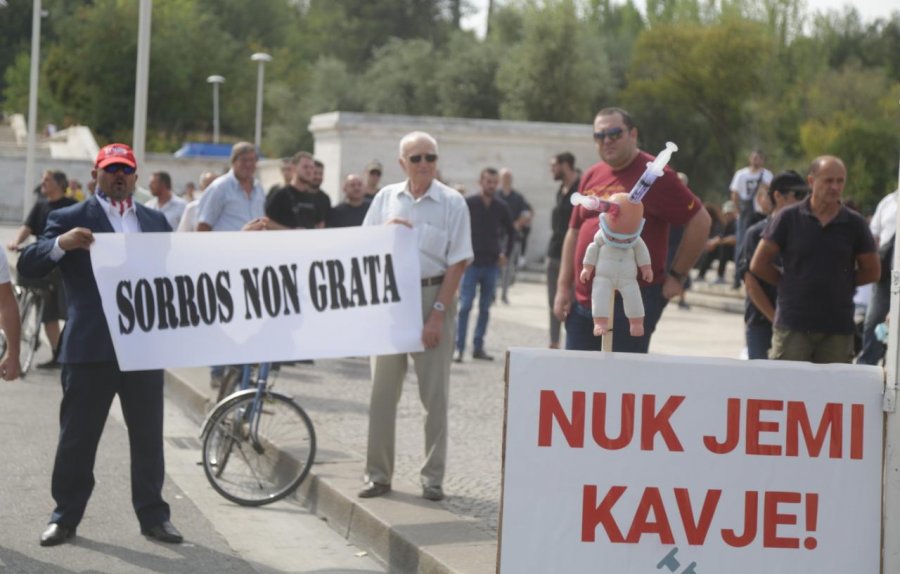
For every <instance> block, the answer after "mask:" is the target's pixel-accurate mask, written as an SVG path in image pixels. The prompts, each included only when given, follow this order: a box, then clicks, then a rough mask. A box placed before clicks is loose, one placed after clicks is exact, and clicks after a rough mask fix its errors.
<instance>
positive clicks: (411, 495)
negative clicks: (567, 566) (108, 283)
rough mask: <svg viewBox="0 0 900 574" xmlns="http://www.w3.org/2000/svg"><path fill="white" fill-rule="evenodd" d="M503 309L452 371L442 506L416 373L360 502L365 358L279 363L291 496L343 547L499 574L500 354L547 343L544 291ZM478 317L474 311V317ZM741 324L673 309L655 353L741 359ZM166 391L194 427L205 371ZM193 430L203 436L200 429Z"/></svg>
mask: <svg viewBox="0 0 900 574" xmlns="http://www.w3.org/2000/svg"><path fill="white" fill-rule="evenodd" d="M509 297H510V301H511V304H510V305H503V304H500V303H498V304H496V305H495V306H494V307H493V308H492V313H491V323H490V327H489V330H488V337H487V343H486V344H487V351H488V352H489V353H491V354H493V355H495V358H496V360H494V361H490V362H484V361H473V360H472V359H471V349H468V350H467V354H466V357H465V358H466V361H465V362H464V363H462V364H453V366H452V374H451V392H450V417H449V418H450V429H449V440H450V452H449V457H448V463H447V472H448V475H447V478H446V481H445V483H444V489H445V491H446V493H447V498H446V499H445V500H444V501H443V502H440V503H433V502H428V501H425V500H424V499H422V498H421V489H420V488H419V486H418V468H419V465H420V464H421V462H422V459H423V453H424V438H423V432H422V425H423V421H422V418H423V412H422V406H421V404H420V402H419V397H418V391H417V386H416V382H415V377H414V376H413V375H412V374H411V370H410V374H408V375H407V379H406V381H405V382H404V389H403V395H402V397H401V399H400V404H399V407H398V420H397V461H396V470H395V478H394V481H393V487H394V490H393V492H392V493H391V494H389V495H388V496H386V497H383V498H376V499H367V500H363V499H359V498H357V497H356V492H357V491H358V489H359V488H360V486H361V484H362V473H363V467H364V460H365V450H366V435H367V430H368V404H369V393H370V391H371V385H370V383H369V361H368V358H348V359H339V360H317V361H316V363H315V364H314V365H298V366H295V367H284V368H282V372H281V374H280V376H279V377H278V379H277V380H276V382H275V387H276V389H277V390H279V391H280V392H283V393H285V394H287V395H290V396H293V397H294V398H295V399H296V400H297V401H298V402H299V403H300V404H301V405H303V407H304V408H305V409H306V410H307V411H308V412H309V414H310V417H311V418H312V420H313V422H314V424H315V428H316V433H317V438H318V454H317V458H316V464H315V465H314V466H313V469H312V473H311V475H310V477H309V478H308V479H307V480H306V481H304V484H303V485H301V488H300V490H299V491H298V494H297V497H298V498H299V499H300V500H302V501H303V502H304V504H306V505H307V506H308V507H309V508H310V509H311V510H312V511H314V512H315V513H316V514H318V515H319V516H320V517H322V518H323V519H325V520H327V521H328V523H329V525H330V526H331V527H332V528H333V529H335V530H336V531H338V532H339V533H341V534H342V535H343V536H345V537H346V538H347V539H348V541H349V542H350V543H352V544H354V545H357V546H359V547H361V548H365V549H367V550H369V551H370V552H371V553H373V554H375V555H376V556H378V557H379V558H380V559H381V560H382V561H383V562H384V563H385V564H386V565H387V566H388V568H389V570H390V571H391V572H429V573H437V574H444V573H447V574H450V573H458V574H463V573H465V574H482V573H483V574H487V573H490V572H495V570H496V552H497V532H498V526H499V511H500V477H501V460H502V441H503V437H502V432H503V413H504V388H505V386H504V378H503V377H504V372H503V369H504V355H505V351H506V349H507V348H510V347H537V348H545V347H546V346H547V342H548V341H547V339H548V337H547V323H548V309H547V302H546V287H545V286H544V285H543V284H540V283H533V282H527V281H521V282H519V283H517V284H516V285H515V286H514V287H513V288H512V289H511V291H510V295H509ZM473 312H477V311H473ZM742 347H743V318H742V316H741V315H739V314H735V313H723V312H721V311H714V310H709V309H703V308H697V307H695V308H694V309H692V310H690V311H685V310H682V309H678V308H677V307H676V306H674V305H670V306H669V307H668V308H667V309H666V311H665V313H664V315H663V319H662V321H661V322H660V325H659V328H658V330H657V333H656V334H655V335H654V339H653V343H652V346H651V352H653V353H661V354H678V355H693V356H719V357H737V356H738V355H739V354H740V351H741V349H742ZM167 383H168V384H167V392H168V393H169V396H170V398H172V399H173V400H174V401H175V402H176V403H177V404H179V405H181V406H182V407H183V408H184V409H185V411H186V412H187V413H188V414H190V415H191V416H192V417H194V418H195V420H198V421H199V420H201V418H202V416H203V415H204V414H205V413H206V410H207V409H208V407H209V406H210V405H211V404H212V400H213V398H214V393H213V391H212V390H211V389H210V388H209V371H208V369H205V368H197V369H177V370H172V371H169V372H168V373H167ZM198 432H199V429H198Z"/></svg>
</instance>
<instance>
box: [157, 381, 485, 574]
mask: <svg viewBox="0 0 900 574" xmlns="http://www.w3.org/2000/svg"><path fill="white" fill-rule="evenodd" d="M185 371H186V370H171V371H166V372H165V381H166V396H167V397H168V398H170V399H171V400H172V401H173V402H175V403H176V404H178V406H179V407H180V408H181V409H182V410H183V411H184V412H185V413H186V414H187V415H188V416H189V417H190V418H192V419H194V420H196V421H198V423H199V422H200V421H202V420H203V418H204V417H205V415H206V413H207V410H208V409H209V408H210V407H211V406H212V404H213V400H214V399H213V397H212V393H211V391H210V392H209V393H206V392H204V390H205V389H204V387H203V386H202V385H203V384H205V383H206V382H207V381H203V382H202V383H201V382H198V381H194V380H191V378H190V376H189V375H188V374H187V373H186V372H185ZM313 423H314V424H315V421H313ZM199 432H200V428H199V426H198V429H197V433H198V435H199ZM316 435H317V443H318V446H319V453H320V455H321V454H323V452H325V453H326V454H325V456H320V455H317V460H316V463H315V464H314V465H313V467H312V469H311V471H310V474H309V475H308V477H307V478H306V480H304V481H303V483H302V484H301V485H300V488H298V489H297V492H296V493H295V494H294V498H296V499H297V500H298V501H299V502H300V503H301V504H303V505H304V506H305V507H306V508H308V509H309V510H310V511H311V512H313V513H315V514H316V515H317V516H318V517H320V518H321V519H323V520H325V521H327V522H328V524H329V526H330V527H331V528H332V529H333V530H335V531H336V532H338V533H339V534H341V535H342V536H343V537H344V538H345V539H347V540H348V541H349V542H350V543H351V544H353V545H355V546H358V547H360V548H363V549H365V550H366V551H367V552H369V553H370V554H372V555H374V556H375V557H376V558H377V559H379V560H381V561H382V562H383V563H384V564H385V565H386V566H387V567H388V569H389V571H390V572H400V573H417V574H425V573H427V574H488V573H493V572H495V571H496V553H497V542H496V539H495V538H494V537H493V536H492V535H491V534H489V533H487V532H485V531H483V530H481V529H478V528H477V527H475V525H474V524H472V523H471V522H469V521H467V520H465V519H463V518H460V517H459V516H457V515H455V514H453V513H451V512H449V511H448V510H446V509H445V508H444V507H443V506H442V505H440V504H435V503H432V502H428V501H425V500H423V499H422V498H421V496H420V492H419V491H418V488H417V487H415V486H414V485H409V484H398V483H396V482H395V484H394V491H392V492H391V493H390V494H388V495H387V496H385V497H383V498H375V499H367V500H362V499H359V498H357V497H356V491H357V490H358V489H359V488H360V486H361V479H360V473H361V471H362V466H363V464H362V461H361V460H360V459H359V457H358V455H354V454H351V453H350V452H348V450H349V449H346V448H345V447H343V445H340V444H339V443H338V442H337V441H334V440H332V439H331V438H330V437H329V436H327V435H323V434H322V433H321V432H320V431H319V429H317V430H316ZM247 511H248V512H252V511H253V509H252V508H248V509H247Z"/></svg>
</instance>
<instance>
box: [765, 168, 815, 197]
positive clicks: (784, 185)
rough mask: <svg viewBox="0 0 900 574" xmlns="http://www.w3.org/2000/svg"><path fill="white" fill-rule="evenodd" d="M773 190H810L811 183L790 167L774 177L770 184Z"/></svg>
mask: <svg viewBox="0 0 900 574" xmlns="http://www.w3.org/2000/svg"><path fill="white" fill-rule="evenodd" d="M769 187H770V188H771V189H772V191H780V192H785V191H809V185H808V184H807V183H806V179H805V178H804V177H803V176H802V175H800V174H799V173H797V172H796V171H794V170H792V169H789V170H787V171H783V172H781V173H779V174H778V175H776V176H775V177H773V178H772V184H771V185H770V186H769Z"/></svg>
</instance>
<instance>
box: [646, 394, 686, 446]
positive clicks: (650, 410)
mask: <svg viewBox="0 0 900 574" xmlns="http://www.w3.org/2000/svg"><path fill="white" fill-rule="evenodd" d="M682 402H684V397H683V396H672V397H669V398H668V399H667V400H666V402H665V404H664V405H663V406H662V408H661V409H659V412H658V413H654V410H655V407H656V397H655V396H654V395H644V396H643V397H642V399H641V450H653V437H654V435H656V434H657V433H659V434H660V435H661V436H662V438H663V440H664V441H665V443H666V446H667V447H669V450H670V451H672V452H683V451H684V448H683V447H682V446H681V442H679V440H678V436H677V435H676V434H675V430H674V429H673V428H672V425H671V424H670V423H669V418H670V417H671V416H672V415H673V414H674V413H675V409H677V408H678V406H679V405H681V403H682Z"/></svg>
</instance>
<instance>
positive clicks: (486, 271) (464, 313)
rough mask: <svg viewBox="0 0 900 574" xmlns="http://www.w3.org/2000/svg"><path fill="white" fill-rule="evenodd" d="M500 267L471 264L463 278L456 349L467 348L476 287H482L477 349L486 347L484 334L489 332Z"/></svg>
mask: <svg viewBox="0 0 900 574" xmlns="http://www.w3.org/2000/svg"><path fill="white" fill-rule="evenodd" d="M499 275H500V268H499V267H497V266H496V265H469V266H468V267H467V268H466V273H465V275H463V278H462V285H461V286H460V292H459V323H458V324H457V326H456V350H457V351H459V352H460V353H461V352H463V351H464V350H465V348H466V333H467V331H468V328H469V312H470V311H471V310H472V304H473V303H474V302H475V289H476V288H478V287H480V289H481V295H480V297H479V298H478V321H477V322H476V323H475V340H474V341H473V343H474V345H475V350H476V351H479V350H482V349H484V335H485V333H487V326H488V319H490V312H491V304H492V303H493V302H494V292H495V291H496V289H497V278H498V277H499Z"/></svg>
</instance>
